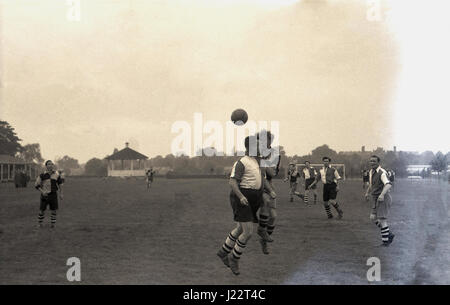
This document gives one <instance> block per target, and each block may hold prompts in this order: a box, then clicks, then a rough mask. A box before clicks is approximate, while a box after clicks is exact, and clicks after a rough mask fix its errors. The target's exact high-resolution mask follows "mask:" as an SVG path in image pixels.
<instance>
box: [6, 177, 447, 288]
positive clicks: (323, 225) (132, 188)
mask: <svg viewBox="0 0 450 305" xmlns="http://www.w3.org/2000/svg"><path fill="white" fill-rule="evenodd" d="M275 187H276V189H277V193H278V197H279V198H278V209H277V211H278V215H279V217H278V222H277V227H276V229H275V233H274V235H273V237H274V239H275V242H274V243H272V244H270V246H271V254H270V255H264V254H263V253H262V252H261V250H260V246H259V243H258V241H257V237H256V236H253V237H252V239H251V240H250V241H249V243H248V246H247V248H246V252H245V253H244V255H243V257H242V259H241V275H239V276H234V275H233V274H232V273H231V271H230V270H229V269H227V268H226V267H225V266H224V265H223V264H222V263H221V261H220V260H219V259H218V257H217V256H216V252H217V250H218V249H219V247H220V246H221V244H222V243H223V241H224V238H225V237H226V236H227V234H228V232H229V231H230V230H231V229H232V228H233V227H234V223H233V221H232V212H231V208H230V205H229V202H228V193H229V187H228V183H227V181H226V180H223V179H209V180H208V179H179V180H177V179H164V178H159V179H158V178H157V179H156V180H155V183H154V185H153V188H152V189H151V190H150V191H147V190H146V186H145V182H144V181H143V180H135V179H110V180H103V179H98V178H70V177H69V178H68V179H67V180H66V184H65V198H64V201H63V202H61V203H60V210H59V214H58V222H57V228H56V229H54V230H51V229H50V228H49V224H48V223H49V221H50V220H49V213H48V212H47V214H46V219H45V224H46V225H45V227H44V228H42V229H38V228H37V226H36V225H37V213H38V206H39V193H38V192H37V191H36V190H34V188H32V187H31V186H30V187H29V188H27V189H19V190H16V189H14V188H13V187H12V186H11V185H1V186H0V219H1V222H0V284H38V283H39V284H53V283H58V284H68V283H69V282H68V281H67V279H66V272H67V270H68V268H69V267H68V266H66V261H67V259H68V258H69V257H78V258H79V259H80V260H81V279H82V281H81V283H83V284H367V283H368V281H367V279H366V272H367V270H368V268H369V267H368V266H366V261H367V259H368V258H369V257H378V258H380V260H381V279H382V280H381V282H380V283H381V284H414V283H416V284H450V255H449V253H450V252H449V251H450V234H449V232H450V230H449V229H450V226H449V212H448V210H447V201H448V200H447V198H450V196H449V195H450V193H449V192H450V191H449V187H448V184H445V183H439V182H411V181H406V180H400V181H398V182H397V184H396V188H395V190H394V192H393V198H394V203H393V206H392V210H391V229H392V231H393V232H394V233H395V234H396V238H395V240H394V243H393V244H392V245H391V247H389V248H384V247H377V246H378V245H379V244H380V237H379V231H378V229H377V228H376V227H375V226H374V225H373V224H371V223H370V221H369V217H368V216H369V212H370V207H369V204H368V203H366V202H365V201H364V200H363V196H362V195H363V190H362V183H361V182H360V181H359V180H358V181H356V180H348V181H345V182H343V183H342V184H341V191H340V193H339V195H338V199H340V200H339V202H340V204H341V206H342V208H343V210H344V213H345V214H344V218H343V219H342V220H337V219H333V220H327V219H326V215H325V211H324V209H323V206H322V205H321V204H320V202H319V204H317V205H312V206H305V205H304V204H303V203H301V202H300V201H299V200H298V199H297V200H296V202H293V203H290V202H289V201H288V184H287V183H283V182H282V181H281V180H276V181H275ZM319 191H321V189H319Z"/></svg>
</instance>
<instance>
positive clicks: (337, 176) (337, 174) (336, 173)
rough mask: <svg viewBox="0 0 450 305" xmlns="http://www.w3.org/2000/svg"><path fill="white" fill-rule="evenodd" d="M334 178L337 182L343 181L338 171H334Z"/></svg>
mask: <svg viewBox="0 0 450 305" xmlns="http://www.w3.org/2000/svg"><path fill="white" fill-rule="evenodd" d="M334 177H335V178H336V179H337V180H339V179H341V176H339V173H338V171H337V169H335V170H334Z"/></svg>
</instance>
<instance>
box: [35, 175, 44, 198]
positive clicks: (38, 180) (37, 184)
mask: <svg viewBox="0 0 450 305" xmlns="http://www.w3.org/2000/svg"><path fill="white" fill-rule="evenodd" d="M34 187H35V188H36V189H37V190H38V191H39V192H41V194H42V195H44V196H45V194H44V190H43V189H42V178H41V175H39V176H38V177H37V178H36V182H35V183H34Z"/></svg>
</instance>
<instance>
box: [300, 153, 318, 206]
mask: <svg viewBox="0 0 450 305" xmlns="http://www.w3.org/2000/svg"><path fill="white" fill-rule="evenodd" d="M316 176H317V171H316V169H315V168H314V167H312V166H311V163H310V162H309V161H305V167H304V168H303V170H302V177H303V179H304V180H305V203H306V204H308V199H309V197H310V196H309V195H310V194H311V191H312V192H313V194H314V204H317V186H316V185H313V186H312V187H311V188H310V186H311V184H313V183H314V180H316Z"/></svg>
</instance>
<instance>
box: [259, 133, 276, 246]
mask: <svg viewBox="0 0 450 305" xmlns="http://www.w3.org/2000/svg"><path fill="white" fill-rule="evenodd" d="M259 139H260V141H261V142H263V143H262V146H263V147H267V149H268V150H269V151H270V153H269V154H268V155H267V156H266V158H265V159H264V160H263V162H264V161H266V162H264V166H263V172H264V174H265V178H266V183H268V184H270V186H271V188H272V189H274V188H273V185H272V179H273V177H275V176H276V175H278V172H279V168H280V161H281V155H279V154H278V158H277V157H276V155H274V153H276V151H274V150H272V149H271V143H272V141H273V136H272V134H271V133H270V131H269V132H267V134H264V133H260V134H259ZM266 140H267V143H265V141H266ZM273 157H275V162H276V164H271V160H270V158H273ZM276 208H277V201H276V198H273V197H272V196H271V194H270V191H269V190H268V189H267V188H265V189H264V193H263V205H262V206H261V207H260V209H259V226H258V235H259V236H260V237H261V238H260V240H259V242H260V244H261V247H262V251H263V253H264V254H269V249H268V246H267V242H273V239H272V237H271V235H272V233H273V231H274V230H275V220H276V217H277V211H276Z"/></svg>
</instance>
